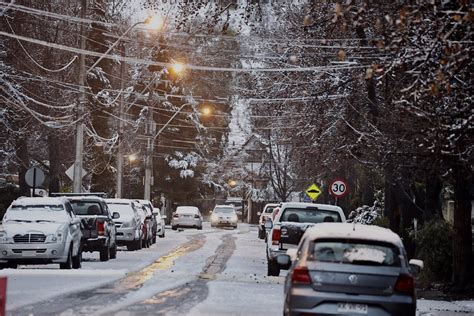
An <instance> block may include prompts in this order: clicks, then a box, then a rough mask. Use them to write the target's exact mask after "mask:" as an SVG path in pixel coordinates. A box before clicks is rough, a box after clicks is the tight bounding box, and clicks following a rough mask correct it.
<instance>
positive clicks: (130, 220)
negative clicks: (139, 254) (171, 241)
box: [105, 199, 146, 250]
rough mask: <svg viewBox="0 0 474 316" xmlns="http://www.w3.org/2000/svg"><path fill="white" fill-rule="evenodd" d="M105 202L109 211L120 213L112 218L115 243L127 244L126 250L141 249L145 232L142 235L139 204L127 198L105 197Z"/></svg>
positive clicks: (142, 228)
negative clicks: (115, 231)
mask: <svg viewBox="0 0 474 316" xmlns="http://www.w3.org/2000/svg"><path fill="white" fill-rule="evenodd" d="M105 202H106V203H107V205H108V207H109V209H110V211H111V212H117V213H118V214H119V215H120V216H119V217H118V218H117V217H115V218H114V222H115V227H116V228H117V234H116V238H117V244H118V245H124V246H127V249H128V250H139V249H142V243H143V241H144V240H146V232H145V235H144V227H143V224H142V217H141V212H142V210H140V208H141V207H142V206H141V204H139V203H138V202H135V201H133V200H128V199H106V200H105Z"/></svg>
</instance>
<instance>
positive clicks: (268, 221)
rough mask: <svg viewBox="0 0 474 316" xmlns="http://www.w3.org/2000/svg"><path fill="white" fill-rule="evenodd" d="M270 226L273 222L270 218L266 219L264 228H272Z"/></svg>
mask: <svg viewBox="0 0 474 316" xmlns="http://www.w3.org/2000/svg"><path fill="white" fill-rule="evenodd" d="M272 227H273V222H272V220H271V219H269V220H267V221H266V222H265V228H266V229H272Z"/></svg>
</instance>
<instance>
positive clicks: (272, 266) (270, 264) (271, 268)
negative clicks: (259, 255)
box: [267, 260, 280, 276]
mask: <svg viewBox="0 0 474 316" xmlns="http://www.w3.org/2000/svg"><path fill="white" fill-rule="evenodd" d="M267 275H268V276H279V275H280V266H279V265H278V263H277V262H275V261H273V260H268V261H267Z"/></svg>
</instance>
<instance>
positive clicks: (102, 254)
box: [99, 246, 110, 261]
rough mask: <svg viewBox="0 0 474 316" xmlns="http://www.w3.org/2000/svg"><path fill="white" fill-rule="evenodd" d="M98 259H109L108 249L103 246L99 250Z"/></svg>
mask: <svg viewBox="0 0 474 316" xmlns="http://www.w3.org/2000/svg"><path fill="white" fill-rule="evenodd" d="M99 257H100V261H109V259H110V249H109V247H107V246H105V247H103V248H102V249H101V250H100V251H99Z"/></svg>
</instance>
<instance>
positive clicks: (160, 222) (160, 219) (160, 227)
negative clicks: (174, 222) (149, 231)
mask: <svg viewBox="0 0 474 316" xmlns="http://www.w3.org/2000/svg"><path fill="white" fill-rule="evenodd" d="M153 214H154V215H155V217H156V222H157V228H156V234H157V235H158V237H160V238H165V219H166V215H161V210H160V209H159V208H156V207H155V208H154V211H153Z"/></svg>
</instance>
